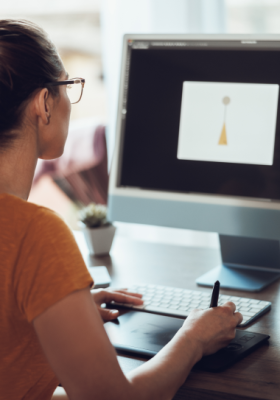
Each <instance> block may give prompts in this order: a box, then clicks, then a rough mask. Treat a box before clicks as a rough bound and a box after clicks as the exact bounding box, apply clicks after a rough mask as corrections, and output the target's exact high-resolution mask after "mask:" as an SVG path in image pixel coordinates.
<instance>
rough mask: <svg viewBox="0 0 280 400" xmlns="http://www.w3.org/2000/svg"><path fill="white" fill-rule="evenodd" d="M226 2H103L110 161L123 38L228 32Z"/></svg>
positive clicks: (112, 0) (133, 0)
mask: <svg viewBox="0 0 280 400" xmlns="http://www.w3.org/2000/svg"><path fill="white" fill-rule="evenodd" d="M225 20H226V16H225V5H224V0H103V1H102V3H101V28H102V48H103V67H104V75H105V83H106V87H107V95H108V113H109V128H108V131H107V138H108V151H109V160H110V159H111V157H112V153H113V147H114V137H115V125H116V112H117V101H118V89H119V76H120V61H121V51H122V37H123V35H124V34H125V33H220V32H225V30H226V27H225Z"/></svg>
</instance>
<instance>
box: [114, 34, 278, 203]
mask: <svg viewBox="0 0 280 400" xmlns="http://www.w3.org/2000/svg"><path fill="white" fill-rule="evenodd" d="M126 63H127V64H126V77H125V79H126V81H125V85H124V87H125V90H124V93H123V99H122V106H123V111H122V113H123V118H122V122H121V135H122V140H121V143H122V149H121V154H122V161H121V165H120V169H119V174H118V187H131V188H141V189H148V190H159V191H165V192H178V193H197V194H207V195H209V194H210V195H211V194H213V195H222V196H237V197H247V198H248V197H249V198H259V199H272V200H280V125H279V101H278V95H279V85H280V46H279V43H278V44H275V43H271V45H270V44H269V43H266V44H261V45H258V44H257V43H256V44H255V43H251V44H250V43H248V44H247V43H245V44H244V43H241V42H238V43H237V42H236V44H234V43H231V44H230V45H227V44H226V43H225V42H222V43H221V44H220V45H219V43H214V45H212V44H211V42H209V43H198V42H194V43H189V44H188V43H185V44H183V42H182V43H178V42H176V41H173V42H172V41H169V42H166V43H164V42H161V43H160V42H157V41H150V42H148V41H147V42H145V41H143V40H141V41H139V42H137V41H134V42H133V41H131V42H128V49H127V59H126Z"/></svg>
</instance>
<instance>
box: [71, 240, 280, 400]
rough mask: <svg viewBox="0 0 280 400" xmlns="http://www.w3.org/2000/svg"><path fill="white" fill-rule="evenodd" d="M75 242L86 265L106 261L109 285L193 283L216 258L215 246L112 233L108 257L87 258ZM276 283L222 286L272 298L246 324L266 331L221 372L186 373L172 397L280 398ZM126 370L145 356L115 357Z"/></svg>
mask: <svg viewBox="0 0 280 400" xmlns="http://www.w3.org/2000/svg"><path fill="white" fill-rule="evenodd" d="M77 239H78V240H77V241H78V243H79V245H80V249H81V251H82V253H83V256H84V258H85V259H86V261H87V263H88V265H92V266H101V265H106V266H107V268H108V271H109V274H110V275H111V278H112V286H113V287H126V286H129V285H131V284H133V283H135V282H137V283H138V282H139V283H147V282H148V283H153V284H159V285H170V286H176V287H179V288H185V289H192V290H202V291H209V290H210V289H207V288H198V287H197V286H196V284H195V279H196V278H197V277H198V276H200V275H201V274H203V273H205V272H206V271H208V270H209V269H211V268H213V267H215V266H216V265H218V264H219V262H220V254H219V251H218V249H214V248H198V247H186V246H175V245H168V244H160V243H148V242H141V241H135V240H130V239H128V238H123V237H118V236H116V238H115V240H114V243H113V247H112V250H111V253H110V256H104V257H90V256H89V255H88V252H87V248H86V246H85V244H84V242H83V238H82V236H80V234H79V233H78V234H77ZM279 289H280V282H279V281H278V282H276V283H274V284H273V285H271V286H269V287H268V288H267V289H265V290H263V291H262V292H261V293H256V294H254V293H250V294H249V293H246V292H239V291H233V290H221V293H224V294H230V295H235V296H243V297H251V298H256V299H260V300H268V301H271V302H272V309H271V311H270V312H269V313H268V314H266V315H265V316H263V317H261V318H260V319H259V320H257V322H255V323H253V324H251V325H250V326H249V327H248V328H246V329H248V330H250V331H252V332H259V333H266V334H269V335H270V336H271V338H270V340H269V344H267V345H264V346H262V347H261V348H259V349H258V350H256V351H255V352H253V353H252V354H250V355H249V356H247V357H246V358H245V359H243V360H241V361H239V362H238V363H237V364H235V365H234V366H232V367H231V368H229V369H228V370H226V371H224V372H221V373H208V372H201V371H197V372H191V374H190V375H189V377H188V378H187V380H186V382H185V383H184V385H183V386H182V387H181V388H180V389H179V391H178V392H177V394H176V396H175V399H177V400H179V399H185V398H186V399H188V400H192V399H199V400H201V399H203V400H206V399H211V400H213V399H215V400H217V399H220V400H224V399H227V400H235V399H236V400H249V399H271V400H276V399H277V400H278V399H279V398H280V290H279ZM118 360H119V363H120V365H121V368H122V370H123V371H124V372H125V373H127V372H129V371H131V370H132V369H134V368H136V367H138V366H139V365H141V364H142V363H144V362H145V361H144V360H143V359H140V358H138V359H135V358H129V357H123V356H118Z"/></svg>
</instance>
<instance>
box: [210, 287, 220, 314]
mask: <svg viewBox="0 0 280 400" xmlns="http://www.w3.org/2000/svg"><path fill="white" fill-rule="evenodd" d="M219 291H220V282H219V281H216V282H215V283H214V286H213V291H212V296H211V302H210V307H209V308H211V307H217V306H218V300H219Z"/></svg>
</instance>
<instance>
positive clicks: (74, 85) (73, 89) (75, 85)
mask: <svg viewBox="0 0 280 400" xmlns="http://www.w3.org/2000/svg"><path fill="white" fill-rule="evenodd" d="M85 83H86V80H85V79H83V78H72V79H69V80H67V81H58V82H50V83H47V85H50V86H61V85H67V86H66V90H67V95H68V97H69V100H70V103H71V104H76V103H79V101H80V100H81V98H82V95H83V90H84V86H85Z"/></svg>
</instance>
